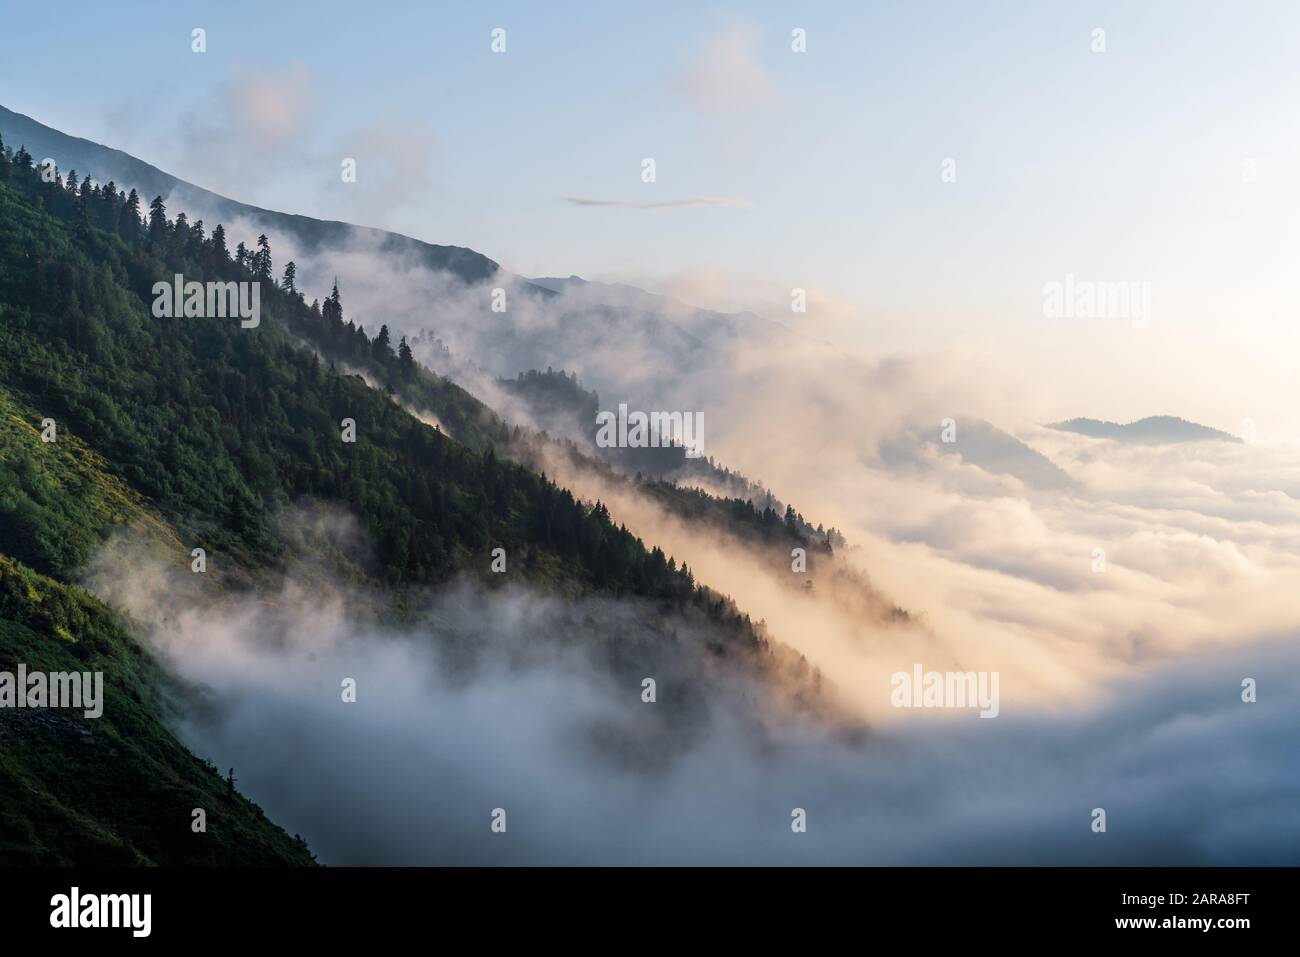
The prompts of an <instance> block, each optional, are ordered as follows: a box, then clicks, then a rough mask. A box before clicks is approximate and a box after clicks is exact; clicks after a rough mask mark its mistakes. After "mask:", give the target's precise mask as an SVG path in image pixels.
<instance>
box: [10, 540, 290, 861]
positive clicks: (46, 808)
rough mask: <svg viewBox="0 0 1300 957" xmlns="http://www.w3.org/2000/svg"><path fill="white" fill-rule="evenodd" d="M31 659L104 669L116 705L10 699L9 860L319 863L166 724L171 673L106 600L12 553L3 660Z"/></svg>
mask: <svg viewBox="0 0 1300 957" xmlns="http://www.w3.org/2000/svg"><path fill="white" fill-rule="evenodd" d="M20 663H22V664H25V665H26V666H27V669H28V671H29V672H31V671H45V672H61V671H67V672H72V671H82V672H85V671H89V672H95V671H99V672H102V673H103V675H104V705H103V707H104V711H103V715H102V717H99V718H96V719H88V718H86V717H85V716H84V714H83V712H82V711H80V710H73V709H53V708H45V709H15V708H0V795H3V799H2V800H0V864H2V865H14V864H78V865H114V864H223V865H238V864H250V865H256V864H281V865H283V864H311V863H312V857H311V854H310V853H309V852H308V850H307V847H306V845H305V844H303V843H302V842H301V841H299V840H295V839H294V838H292V837H290V836H289V835H288V834H286V833H285V832H284V831H283V830H281V829H280V828H279V827H277V826H275V825H274V824H272V823H271V822H270V821H269V820H267V818H266V816H265V815H264V814H263V813H262V811H261V809H260V808H259V807H258V806H257V805H256V804H253V803H252V802H251V801H249V800H247V799H246V798H244V797H243V796H242V795H240V794H238V793H237V792H234V793H232V792H231V791H230V790H229V788H228V786H227V784H226V782H225V781H224V780H223V779H222V777H221V776H220V775H219V774H218V773H217V770H216V769H215V768H214V767H212V766H211V765H210V764H208V763H207V762H204V761H201V760H199V759H198V758H196V757H195V756H194V755H192V754H191V753H190V752H189V751H188V750H186V748H185V747H184V745H182V744H181V743H180V742H179V741H178V740H177V739H176V738H175V736H173V735H172V734H171V732H169V731H168V730H167V729H166V726H165V724H164V722H163V720H162V715H163V703H162V695H161V689H162V687H163V683H164V681H165V678H164V676H163V675H162V673H161V671H160V670H159V668H158V666H157V665H156V663H155V662H154V661H153V659H152V658H151V657H150V656H149V655H148V654H147V653H146V652H145V651H144V650H143V649H142V648H141V647H140V646H139V645H138V644H137V643H136V642H135V641H134V639H132V637H131V636H130V634H128V633H127V632H126V631H125V629H123V628H122V627H121V626H120V625H119V624H118V623H117V622H116V620H115V619H114V617H113V614H112V613H111V612H110V611H109V610H108V609H107V608H105V607H104V606H103V605H102V604H100V603H99V602H98V601H97V600H95V599H94V598H92V597H90V596H89V595H87V594H85V593H84V592H82V591H81V590H80V589H79V588H76V587H75V586H69V585H63V584H60V583H59V582H56V581H54V580H53V579H50V578H46V577H45V576H43V575H40V574H38V573H36V572H34V571H32V570H31V569H30V568H26V567H24V566H23V565H21V564H19V563H18V562H16V561H14V560H12V559H10V558H6V557H0V671H7V672H10V673H16V672H17V669H18V665H19V664H20ZM195 808H203V809H204V810H205V811H206V814H207V832H206V833H194V831H193V829H192V827H191V824H192V821H193V817H192V812H193V810H194V809H195Z"/></svg>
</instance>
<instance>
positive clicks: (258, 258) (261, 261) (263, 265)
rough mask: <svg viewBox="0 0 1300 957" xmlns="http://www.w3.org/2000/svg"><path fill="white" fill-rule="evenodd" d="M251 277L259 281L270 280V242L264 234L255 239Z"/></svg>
mask: <svg viewBox="0 0 1300 957" xmlns="http://www.w3.org/2000/svg"><path fill="white" fill-rule="evenodd" d="M253 275H254V276H256V277H257V278H258V279H260V280H270V278H271V241H270V240H269V239H267V238H266V233H262V235H260V236H258V237H257V252H256V253H254V254H253Z"/></svg>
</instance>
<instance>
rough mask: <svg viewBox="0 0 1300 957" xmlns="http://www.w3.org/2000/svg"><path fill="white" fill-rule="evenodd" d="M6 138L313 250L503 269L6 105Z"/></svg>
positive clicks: (37, 154) (483, 273)
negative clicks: (208, 181)
mask: <svg viewBox="0 0 1300 957" xmlns="http://www.w3.org/2000/svg"><path fill="white" fill-rule="evenodd" d="M0 136H2V137H3V138H4V141H5V142H6V143H8V144H9V145H10V146H12V147H14V148H15V149H16V148H18V147H19V146H25V147H26V148H27V151H28V152H29V153H31V154H32V156H33V159H34V160H35V162H36V163H37V164H40V163H42V162H44V161H45V160H46V159H52V160H53V161H54V164H55V165H56V166H57V167H58V168H59V169H60V170H62V171H64V172H65V173H67V172H70V171H72V170H77V171H78V172H79V173H80V174H81V175H83V176H84V175H87V174H89V175H92V176H94V177H95V178H96V180H97V181H98V182H100V183H106V182H109V181H112V182H115V183H116V184H117V185H118V186H119V187H122V188H124V189H135V190H137V191H138V192H139V193H140V195H141V196H143V197H145V199H146V201H147V200H149V199H152V198H153V197H154V196H163V197H168V198H170V202H171V205H173V206H177V207H178V208H179V207H184V206H186V205H192V206H195V207H199V208H202V209H204V210H211V211H212V212H211V217H212V218H213V219H216V220H220V221H224V222H232V221H234V220H236V219H238V218H240V217H249V218H254V219H256V220H257V221H258V222H259V223H263V224H265V227H266V228H267V229H275V230H278V231H282V232H284V233H287V234H289V235H292V236H294V237H295V238H296V239H297V241H298V243H299V244H301V246H302V247H303V248H304V249H307V250H309V251H314V250H318V249H321V248H322V247H326V246H331V245H345V244H348V243H352V242H356V241H358V240H361V241H364V242H367V243H371V244H374V245H375V246H376V248H378V249H380V250H381V251H384V252H390V253H392V254H394V255H409V256H412V257H414V259H415V261H417V262H420V263H423V264H424V265H426V266H428V267H429V268H430V269H438V270H442V271H444V272H448V273H451V274H452V275H454V276H456V277H458V278H459V279H461V280H462V281H464V282H479V281H482V280H484V279H490V278H492V277H493V276H494V275H496V273H497V271H498V270H499V269H500V267H499V266H498V265H497V264H496V263H495V262H493V261H492V260H491V259H488V258H487V257H486V256H484V255H482V254H481V253H477V252H475V251H474V250H472V249H466V248H464V247H462V246H437V245H434V244H432V243H425V242H421V241H420V240H418V239H412V238H410V237H409V236H403V235H401V234H399V233H390V232H387V231H386V230H382V229H373V228H370V227H366V226H354V225H352V224H351V223H341V222H337V221H333V220H321V219H313V218H312V217H310V216H297V215H293V214H290V213H279V212H276V211H275V210H270V209H262V208H260V207H258V206H252V205H250V204H248V203H240V202H237V201H235V200H232V199H227V198H226V197H224V196H221V195H219V194H217V193H214V192H211V191H210V190H207V189H204V188H203V187H201V186H195V185H193V184H191V183H187V182H185V181H184V180H181V179H179V178H177V177H175V176H172V175H171V174H170V173H165V172H163V171H162V170H160V169H158V168H157V167H155V166H151V165H149V164H148V163H145V162H143V161H141V160H138V159H136V158H135V157H134V156H131V155H129V154H127V153H123V152H122V151H121V150H115V149H112V148H110V147H107V146H101V145H100V144H98V143H95V142H92V141H91V140H87V139H82V138H81V137H77V136H69V135H68V134H66V133H62V132H60V131H59V130H56V129H52V128H50V127H48V126H45V125H44V124H43V123H39V122H37V121H36V120H34V119H32V118H31V117H29V116H24V115H23V114H22V113H15V112H14V111H13V110H9V109H6V108H5V107H4V106H0Z"/></svg>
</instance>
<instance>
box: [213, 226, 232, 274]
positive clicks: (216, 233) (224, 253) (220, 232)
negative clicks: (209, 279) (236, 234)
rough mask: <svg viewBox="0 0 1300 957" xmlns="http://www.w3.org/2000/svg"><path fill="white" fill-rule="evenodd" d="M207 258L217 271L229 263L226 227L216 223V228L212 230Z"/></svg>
mask: <svg viewBox="0 0 1300 957" xmlns="http://www.w3.org/2000/svg"><path fill="white" fill-rule="evenodd" d="M208 256H209V258H210V259H211V260H212V262H214V263H215V264H216V266H217V268H218V269H223V268H224V267H225V266H226V264H227V263H229V262H230V250H229V249H227V248H226V227H225V226H222V225H221V224H220V223H217V228H216V229H214V230H212V241H211V243H209V248H208Z"/></svg>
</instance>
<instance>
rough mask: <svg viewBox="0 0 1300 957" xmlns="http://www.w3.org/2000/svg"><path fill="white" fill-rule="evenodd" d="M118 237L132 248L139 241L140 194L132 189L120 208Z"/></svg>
mask: <svg viewBox="0 0 1300 957" xmlns="http://www.w3.org/2000/svg"><path fill="white" fill-rule="evenodd" d="M69 175H71V174H69ZM118 235H119V236H121V237H122V238H123V239H124V240H126V241H127V242H128V243H130V244H131V245H133V246H134V245H135V244H136V243H138V242H139V241H140V194H139V193H137V192H136V191H135V190H134V189H133V190H131V193H130V195H128V196H127V197H126V203H125V205H123V207H122V217H121V220H120V221H119V223H118Z"/></svg>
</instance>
